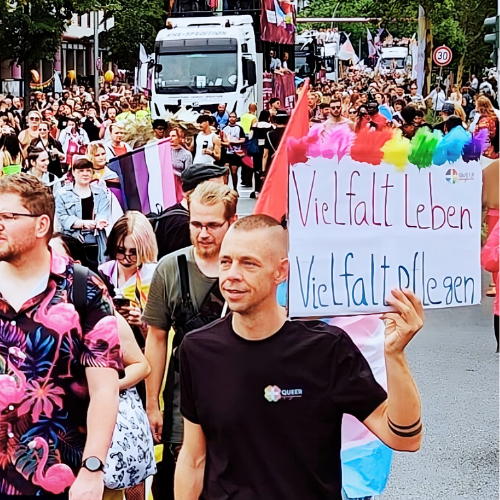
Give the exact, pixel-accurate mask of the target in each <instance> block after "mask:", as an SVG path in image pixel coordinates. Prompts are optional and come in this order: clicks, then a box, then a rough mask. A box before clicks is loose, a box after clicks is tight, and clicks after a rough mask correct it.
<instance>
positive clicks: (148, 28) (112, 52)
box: [100, 0, 166, 69]
mask: <svg viewBox="0 0 500 500" xmlns="http://www.w3.org/2000/svg"><path fill="white" fill-rule="evenodd" d="M112 13H113V15H114V21H115V24H114V27H113V28H111V29H110V30H109V31H107V32H105V33H103V34H102V37H101V40H100V43H101V45H102V46H103V47H108V49H109V59H110V60H112V61H113V62H115V63H116V64H118V66H119V67H120V68H123V69H133V68H134V66H135V65H136V63H137V60H138V56H139V44H140V43H142V44H143V45H144V47H145V49H146V51H147V53H151V52H152V51H153V48H154V41H155V38H156V34H157V33H158V30H160V29H161V28H163V27H164V26H165V19H166V12H165V10H164V3H163V0H121V2H120V5H119V6H117V7H116V8H115V9H113V11H112Z"/></svg>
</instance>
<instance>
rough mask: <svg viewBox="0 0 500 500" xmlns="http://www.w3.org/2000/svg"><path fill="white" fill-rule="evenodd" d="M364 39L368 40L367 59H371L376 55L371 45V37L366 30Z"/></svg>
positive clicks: (373, 46)
mask: <svg viewBox="0 0 500 500" xmlns="http://www.w3.org/2000/svg"><path fill="white" fill-rule="evenodd" d="M366 38H367V40H368V57H373V56H374V55H375V54H376V53H377V50H376V49H375V45H373V37H372V34H371V33H370V30H369V29H368V28H366Z"/></svg>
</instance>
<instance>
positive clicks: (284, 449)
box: [175, 215, 423, 500]
mask: <svg viewBox="0 0 500 500" xmlns="http://www.w3.org/2000/svg"><path fill="white" fill-rule="evenodd" d="M287 238H288V235H287V232H286V231H285V230H284V229H283V228H282V227H281V225H280V224H279V223H278V222H277V221H276V220H274V219H272V218H271V217H268V216H266V215H254V216H250V217H245V218H243V219H241V220H239V221H238V222H236V223H235V224H234V225H233V226H232V227H231V228H230V230H229V231H228V233H227V234H226V236H225V238H224V241H223V244H222V248H221V252H220V278H219V279H220V286H221V290H222V294H223V296H224V298H225V299H226V301H227V303H228V305H229V308H230V310H231V311H232V313H231V314H230V315H229V316H227V317H226V318H224V319H222V320H220V321H217V322H215V323H212V324H211V325H209V326H207V327H205V328H203V329H200V330H197V331H195V332H193V333H192V334H190V335H188V336H186V337H185V339H184V341H183V344H182V349H181V355H180V369H181V411H182V413H183V415H184V421H185V431H184V432H185V434H184V446H183V448H182V450H181V453H180V456H179V461H178V465H177V472H176V480H175V497H176V499H177V500H198V498H199V497H200V495H202V497H203V498H205V499H206V500H214V499H222V498H228V497H231V498H232V499H234V500H258V499H259V500H260V499H266V500H284V499H286V500H293V499H297V500H299V499H300V500H303V499H308V500H312V499H314V500H320V499H321V500H323V499H324V500H340V499H341V466H340V447H341V439H340V436H341V421H342V415H343V414H344V413H349V414H352V415H354V416H355V417H356V418H358V419H359V420H360V421H362V422H363V423H364V424H365V425H366V427H367V428H368V429H370V431H372V432H373V433H374V434H375V435H376V436H378V437H379V438H380V439H381V440H382V441H383V442H384V443H385V444H387V445H388V446H389V447H391V448H393V449H396V450H400V451H417V450H418V449H419V448H420V444H421V439H422V423H421V406H420V397H419V394H418V390H417V387H416V385H415V382H414V380H413V377H412V375H411V372H410V369H409V367H408V364H407V362H406V358H405V353H404V350H405V348H406V346H407V345H408V343H409V342H410V340H411V339H412V338H413V337H414V336H415V334H416V333H417V332H418V331H419V330H420V328H422V325H423V309H422V305H421V303H420V300H419V299H418V298H417V297H416V296H415V295H414V294H413V293H412V292H410V291H408V290H404V291H401V290H393V291H392V297H391V298H387V303H388V304H390V305H391V306H392V308H393V310H394V312H387V313H385V314H384V315H383V316H382V317H383V319H385V320H386V340H385V357H386V365H387V380H388V393H386V392H385V390H384V389H383V388H382V387H381V386H380V385H379V384H378V383H377V382H376V381H375V379H374V377H373V374H372V372H371V369H370V367H369V365H368V363H367V362H366V360H365V358H364V357H363V356H362V354H361V353H360V352H359V350H358V349H357V348H356V347H355V345H354V344H353V342H352V341H351V339H350V338H349V336H348V335H347V334H346V333H345V332H344V331H343V330H341V329H340V328H336V327H333V326H330V325H327V324H325V323H323V322H320V321H314V320H312V321H309V320H308V321H288V320H287V318H286V315H285V312H284V310H283V309H282V308H281V307H280V306H279V305H278V303H277V301H276V289H277V287H278V285H279V284H280V283H281V282H283V281H284V280H285V279H286V278H287V276H288V257H287ZM207 374H209V376H207Z"/></svg>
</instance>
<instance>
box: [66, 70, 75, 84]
mask: <svg viewBox="0 0 500 500" xmlns="http://www.w3.org/2000/svg"><path fill="white" fill-rule="evenodd" d="M68 77H69V79H70V80H71V81H72V82H74V81H75V80H76V71H75V70H74V69H70V70H69V71H68Z"/></svg>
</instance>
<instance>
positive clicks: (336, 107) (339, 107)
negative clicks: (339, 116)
mask: <svg viewBox="0 0 500 500" xmlns="http://www.w3.org/2000/svg"><path fill="white" fill-rule="evenodd" d="M330 108H331V109H342V106H330Z"/></svg>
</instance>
